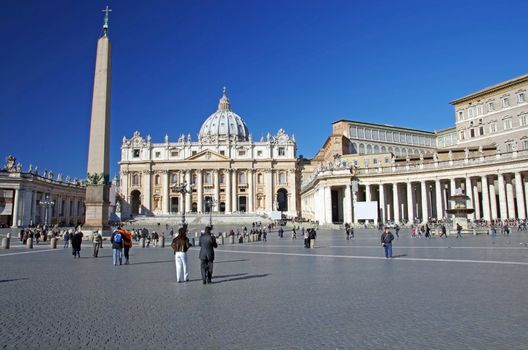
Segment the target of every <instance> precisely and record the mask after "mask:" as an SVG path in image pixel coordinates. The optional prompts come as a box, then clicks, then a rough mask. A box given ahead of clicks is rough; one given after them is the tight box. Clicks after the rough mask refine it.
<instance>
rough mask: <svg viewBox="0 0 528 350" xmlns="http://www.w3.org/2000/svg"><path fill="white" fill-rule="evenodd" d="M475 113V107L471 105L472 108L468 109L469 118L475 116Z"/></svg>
mask: <svg viewBox="0 0 528 350" xmlns="http://www.w3.org/2000/svg"><path fill="white" fill-rule="evenodd" d="M474 115H475V109H474V108H473V107H471V108H470V109H468V118H473V117H474Z"/></svg>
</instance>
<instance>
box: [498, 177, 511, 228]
mask: <svg viewBox="0 0 528 350" xmlns="http://www.w3.org/2000/svg"><path fill="white" fill-rule="evenodd" d="M497 179H498V183H497V186H499V208H500V218H501V219H502V220H505V219H507V218H508V208H507V206H506V205H507V203H506V192H505V189H504V175H503V174H498V176H497Z"/></svg>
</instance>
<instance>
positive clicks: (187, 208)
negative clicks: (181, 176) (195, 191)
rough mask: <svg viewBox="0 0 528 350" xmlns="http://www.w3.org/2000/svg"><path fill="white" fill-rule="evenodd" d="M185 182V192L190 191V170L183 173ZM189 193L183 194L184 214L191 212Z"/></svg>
mask: <svg viewBox="0 0 528 350" xmlns="http://www.w3.org/2000/svg"><path fill="white" fill-rule="evenodd" d="M185 182H186V184H187V187H186V189H187V190H190V189H191V187H190V185H191V171H190V170H187V171H186V172H185ZM190 192H191V191H189V192H188V193H185V212H186V213H190V212H191V211H192V207H191V193H190Z"/></svg>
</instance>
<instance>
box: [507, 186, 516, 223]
mask: <svg viewBox="0 0 528 350" xmlns="http://www.w3.org/2000/svg"><path fill="white" fill-rule="evenodd" d="M506 202H507V204H508V219H515V199H514V197H513V178H512V177H511V176H508V178H507V179H506Z"/></svg>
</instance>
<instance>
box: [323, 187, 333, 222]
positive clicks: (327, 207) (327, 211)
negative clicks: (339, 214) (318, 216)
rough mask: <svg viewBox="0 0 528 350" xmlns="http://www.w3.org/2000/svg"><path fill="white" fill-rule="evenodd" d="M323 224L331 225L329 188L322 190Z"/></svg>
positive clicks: (330, 194) (330, 195) (330, 193)
mask: <svg viewBox="0 0 528 350" xmlns="http://www.w3.org/2000/svg"><path fill="white" fill-rule="evenodd" d="M324 203H325V223H327V224H331V223H332V192H331V188H330V186H325V188H324Z"/></svg>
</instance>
